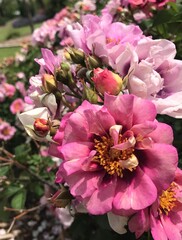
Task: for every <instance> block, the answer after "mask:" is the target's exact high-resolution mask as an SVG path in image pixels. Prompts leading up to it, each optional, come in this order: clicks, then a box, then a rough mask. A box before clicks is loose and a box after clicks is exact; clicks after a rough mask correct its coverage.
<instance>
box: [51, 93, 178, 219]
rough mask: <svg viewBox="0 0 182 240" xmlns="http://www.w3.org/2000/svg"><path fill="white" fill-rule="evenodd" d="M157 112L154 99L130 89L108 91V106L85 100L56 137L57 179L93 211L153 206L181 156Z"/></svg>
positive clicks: (129, 210)
mask: <svg viewBox="0 0 182 240" xmlns="http://www.w3.org/2000/svg"><path fill="white" fill-rule="evenodd" d="M156 114H157V112H156V109H155V105H154V104H153V103H151V102H150V101H148V100H144V99H141V98H138V97H136V96H134V95H129V94H125V95H119V96H112V95H107V94H105V99H104V105H103V106H98V105H93V104H90V103H89V102H87V101H84V102H83V103H82V104H81V106H80V107H78V108H77V109H76V110H75V111H74V112H73V113H69V114H68V115H65V117H63V119H62V121H61V124H60V129H59V130H58V131H57V133H56V135H55V137H54V141H55V142H56V145H55V149H54V151H55V152H54V155H57V156H59V157H60V158H61V159H63V162H62V163H61V165H60V167H59V170H58V172H57V182H60V181H65V182H66V183H67V184H68V186H69V187H70V192H71V194H72V195H73V196H74V197H75V198H76V199H78V200H80V201H81V202H82V204H83V205H85V206H86V208H87V211H88V212H89V213H91V214H104V213H107V212H114V213H115V214H117V215H126V216H127V215H130V214H132V213H134V212H136V211H138V210H141V209H144V208H146V207H147V206H150V205H151V204H152V203H153V202H154V201H155V200H156V198H157V194H158V192H160V191H161V190H162V189H166V188H167V187H168V186H169V184H170V183H171V181H173V179H174V174H175V170H176V167H177V162H178V155H177V151H176V149H175V148H174V147H173V146H172V145H171V143H172V141H173V134H172V129H171V127H170V126H168V125H166V124H163V123H160V122H158V121H157V120H156V119H155V117H156ZM73 129H74V130H73ZM161 132H163V134H160V133H161Z"/></svg>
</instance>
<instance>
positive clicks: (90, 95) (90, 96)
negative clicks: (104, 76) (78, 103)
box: [83, 84, 98, 104]
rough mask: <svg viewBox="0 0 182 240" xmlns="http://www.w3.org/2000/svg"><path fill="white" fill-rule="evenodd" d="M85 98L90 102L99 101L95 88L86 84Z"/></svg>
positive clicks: (84, 89)
mask: <svg viewBox="0 0 182 240" xmlns="http://www.w3.org/2000/svg"><path fill="white" fill-rule="evenodd" d="M83 100H88V101H89V102H90V103H93V104H94V103H97V101H98V95H97V94H96V92H95V91H94V90H92V89H91V88H90V87H88V86H87V85H86V84H85V85H84V88H83Z"/></svg>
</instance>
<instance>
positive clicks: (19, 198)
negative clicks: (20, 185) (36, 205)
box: [11, 189, 27, 209]
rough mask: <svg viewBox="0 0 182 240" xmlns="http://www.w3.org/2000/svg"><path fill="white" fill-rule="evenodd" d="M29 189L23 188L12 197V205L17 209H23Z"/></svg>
mask: <svg viewBox="0 0 182 240" xmlns="http://www.w3.org/2000/svg"><path fill="white" fill-rule="evenodd" d="M26 194H27V191H26V190H25V189H22V190H21V191H19V192H18V193H16V194H15V196H13V198H12V199H11V207H12V208H15V209H23V208H24V206H25V201H26Z"/></svg>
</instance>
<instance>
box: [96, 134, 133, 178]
mask: <svg viewBox="0 0 182 240" xmlns="http://www.w3.org/2000/svg"><path fill="white" fill-rule="evenodd" d="M126 141H127V139H124V140H123V139H122V135H121V134H120V135H119V141H118V144H120V143H122V142H126ZM94 142H95V145H94V147H95V150H96V152H97V153H96V155H95V156H94V158H93V162H97V163H99V164H100V165H101V166H102V167H103V168H104V169H105V170H106V172H107V173H108V174H109V175H114V174H116V175H117V176H119V177H123V169H128V170H130V171H133V170H134V169H135V168H136V166H137V165H138V162H137V163H136V159H137V158H136V157H135V158H133V156H135V155H134V154H133V152H134V148H133V147H131V148H128V149H125V150H118V149H114V148H112V146H113V139H112V138H111V137H106V136H102V137H101V138H100V139H99V140H98V139H94ZM132 159H135V164H133V163H132ZM128 160H129V161H128ZM124 161H126V162H127V161H128V162H127V164H123V162H124ZM130 162H131V163H130Z"/></svg>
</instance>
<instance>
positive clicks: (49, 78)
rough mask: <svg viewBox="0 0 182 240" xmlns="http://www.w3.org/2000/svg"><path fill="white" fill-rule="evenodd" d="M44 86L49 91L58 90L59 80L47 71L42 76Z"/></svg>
mask: <svg viewBox="0 0 182 240" xmlns="http://www.w3.org/2000/svg"><path fill="white" fill-rule="evenodd" d="M42 86H43V90H44V91H45V92H47V93H53V92H55V91H57V82H56V80H55V79H54V76H53V75H51V74H47V73H45V74H44V75H43V76H42Z"/></svg>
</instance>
